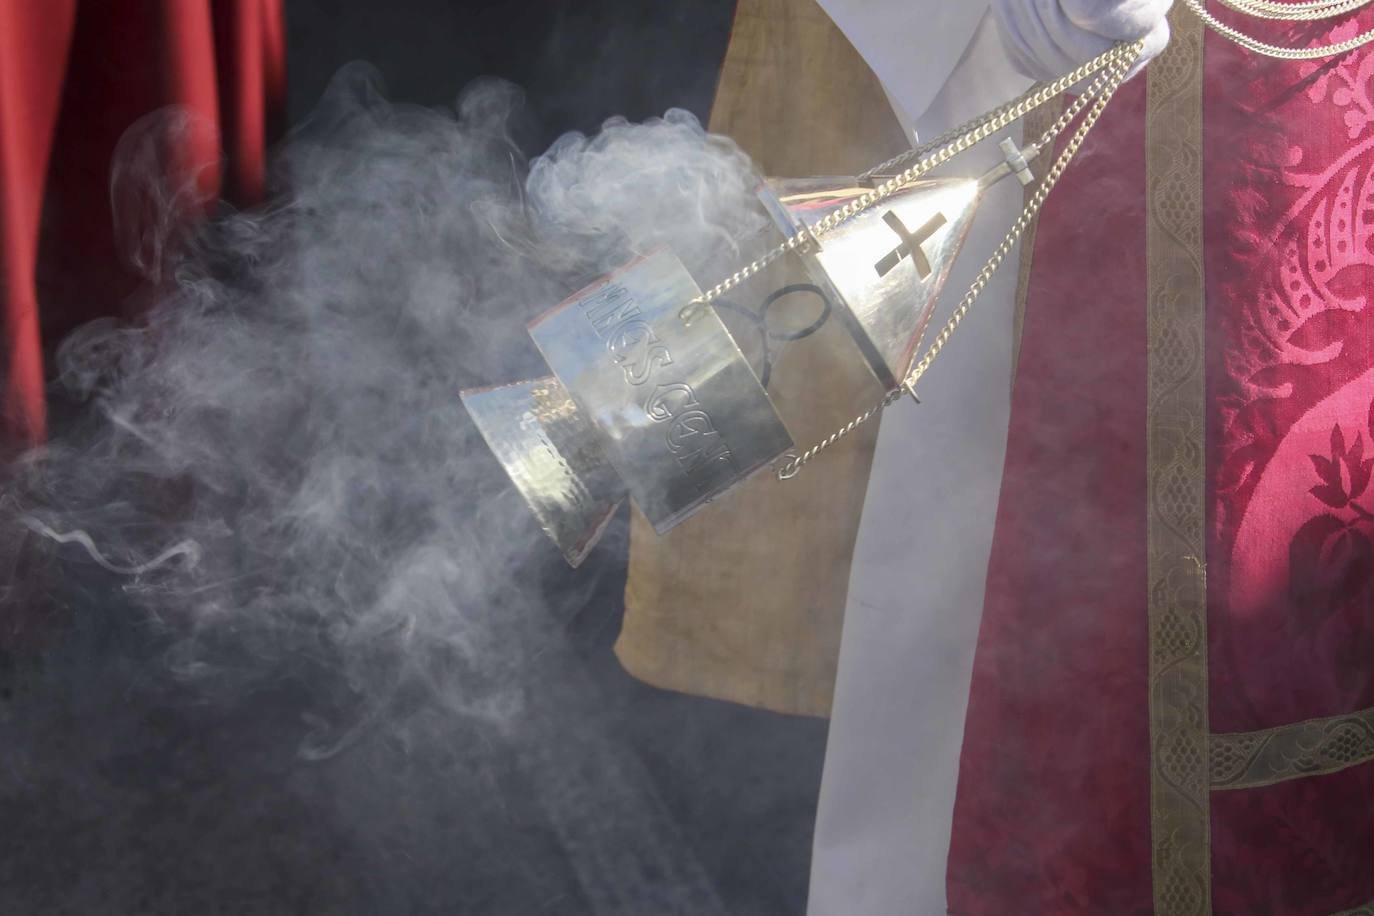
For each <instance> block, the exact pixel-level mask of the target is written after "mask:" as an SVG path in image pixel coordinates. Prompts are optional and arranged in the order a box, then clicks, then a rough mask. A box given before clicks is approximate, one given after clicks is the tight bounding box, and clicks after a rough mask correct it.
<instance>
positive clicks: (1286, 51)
mask: <svg viewBox="0 0 1374 916" xmlns="http://www.w3.org/2000/svg"><path fill="white" fill-rule="evenodd" d="M1370 2H1374V0H1362V2H1360V3H1324V4H1308V5H1307V9H1306V10H1305V11H1304V12H1308V13H1311V15H1302V16H1299V15H1296V14H1292V15H1289V14H1285V11H1284V9H1283V8H1284V7H1286V6H1287V4H1282V3H1261V2H1260V0H1229V2H1226V6H1229V7H1231V8H1232V9H1235V10H1239V11H1240V12H1243V13H1246V14H1248V15H1251V16H1254V17H1255V18H1258V19H1274V20H1278V19H1308V20H1316V19H1327V18H1330V17H1332V16H1338V15H1340V14H1341V13H1348V12H1351V11H1352V10H1357V9H1361V8H1363V7H1366V6H1368V5H1369V4H1370ZM1184 3H1186V4H1187V5H1188V9H1190V10H1192V11H1193V13H1194V14H1195V15H1196V16H1197V17H1198V18H1199V19H1201V20H1202V21H1203V23H1204V24H1206V26H1207V27H1208V28H1209V29H1211V30H1212V31H1214V32H1216V33H1217V34H1218V35H1223V36H1225V37H1226V38H1229V39H1231V40H1232V41H1234V42H1235V43H1236V44H1238V45H1240V46H1241V47H1242V48H1246V49H1247V50H1250V51H1254V52H1255V53H1256V54H1263V55H1264V56H1266V57H1274V58H1278V59H1279V60H1316V59H1317V58H1321V57H1335V56H1336V55H1338V54H1345V53H1347V52H1350V51H1353V50H1355V49H1356V48H1360V47H1363V46H1364V45H1367V44H1369V43H1370V42H1371V41H1374V29H1369V30H1368V31H1365V32H1361V33H1360V34H1359V35H1356V36H1355V37H1353V38H1347V39H1346V40H1345V41H1342V42H1337V43H1336V44H1333V45H1319V46H1317V47H1315V48H1286V47H1283V46H1281V45H1271V44H1266V43H1265V42H1262V41H1260V40H1259V39H1257V38H1253V37H1251V36H1250V35H1247V34H1245V33H1244V32H1242V31H1241V30H1240V29H1237V28H1235V27H1234V26H1230V25H1227V24H1226V23H1224V22H1222V21H1221V20H1220V19H1218V18H1217V17H1215V16H1213V15H1212V14H1211V13H1210V12H1208V11H1207V6H1206V0H1184ZM1276 10H1277V11H1276ZM1333 11H1335V12H1333Z"/></svg>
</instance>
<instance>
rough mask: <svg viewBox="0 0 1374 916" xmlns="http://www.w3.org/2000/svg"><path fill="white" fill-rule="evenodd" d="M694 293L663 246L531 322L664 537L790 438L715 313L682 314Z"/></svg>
mask: <svg viewBox="0 0 1374 916" xmlns="http://www.w3.org/2000/svg"><path fill="white" fill-rule="evenodd" d="M700 292H701V291H700V290H699V289H698V287H697V285H696V282H695V281H694V280H693V279H692V277H691V275H690V274H688V273H687V270H686V268H684V267H683V265H682V263H681V262H680V261H679V260H678V259H677V257H676V256H675V255H674V254H673V253H672V252H670V251H668V250H666V249H659V250H658V251H655V252H654V253H652V254H649V255H647V256H645V257H643V258H640V259H639V260H637V261H635V262H633V263H631V264H630V265H628V266H626V267H624V268H622V269H621V270H619V271H617V272H616V273H614V274H611V275H610V276H608V277H605V278H603V279H602V280H600V281H598V282H597V283H596V284H593V285H592V286H589V287H588V288H586V289H584V290H582V291H581V292H579V293H577V294H576V295H574V296H573V297H572V298H570V299H568V300H567V301H565V302H563V303H562V304H561V305H559V306H557V307H555V308H554V309H551V310H550V311H549V312H547V313H545V314H544V315H543V316H541V317H540V318H538V319H536V320H535V321H534V322H532V323H531V325H530V336H531V337H533V338H534V342H535V344H536V345H537V346H538V347H539V349H540V351H541V352H542V353H543V354H544V358H545V360H547V362H548V364H549V367H550V368H551V369H552V370H553V372H554V374H555V375H557V376H558V377H559V378H560V379H561V380H562V381H563V383H564V384H565V385H566V386H567V389H568V391H569V393H570V394H571V396H572V398H573V400H574V401H576V402H577V404H578V406H579V407H580V408H581V409H582V410H583V411H584V412H585V413H586V415H587V417H588V418H589V420H590V421H591V422H592V423H593V424H595V426H596V427H597V428H598V429H599V431H600V432H601V433H603V434H604V442H603V445H604V448H605V453H606V456H607V458H608V459H609V461H610V463H611V464H612V465H613V466H614V467H615V469H616V471H617V472H618V474H619V476H620V478H621V480H623V481H624V482H625V485H626V487H627V488H628V490H629V492H630V495H631V496H632V497H633V498H634V501H635V503H636V504H637V505H638V506H639V508H640V510H641V511H643V513H644V515H645V517H646V518H647V519H648V520H649V522H650V523H651V524H653V526H654V529H655V530H656V531H658V532H660V533H662V532H664V531H666V530H668V529H669V528H671V527H673V525H676V524H677V523H678V522H680V521H682V520H683V519H685V518H686V517H687V516H688V515H690V514H691V513H692V512H694V511H695V510H696V509H698V508H700V507H701V506H702V505H704V504H705V503H706V502H708V501H709V500H711V499H714V498H715V497H717V496H719V495H721V494H722V493H724V492H725V491H726V490H728V489H729V488H730V487H732V486H734V485H735V484H737V483H739V482H741V481H743V480H744V479H745V478H746V477H748V476H749V475H750V474H752V473H753V472H754V471H756V470H758V469H759V468H761V467H763V466H764V465H766V464H768V463H769V462H771V461H773V460H774V459H775V458H777V457H778V456H779V455H781V454H782V453H783V452H785V451H786V450H787V449H788V448H790V447H791V445H792V439H791V437H790V436H789V435H788V434H787V430H786V428H785V427H784V426H783V423H782V421H781V419H779V417H778V415H777V412H776V411H775V410H774V409H773V405H772V402H771V401H770V400H769V399H768V395H767V393H766V392H765V391H764V389H763V386H762V385H760V384H759V381H758V379H757V378H756V377H755V376H754V373H753V370H751V369H750V368H749V364H748V362H746V360H745V358H744V356H743V354H741V352H740V350H739V347H738V346H736V344H735V341H734V339H733V338H732V337H731V336H730V334H729V332H728V331H726V329H725V326H724V325H723V324H722V323H721V321H720V319H719V318H718V317H717V316H716V314H715V312H714V311H711V310H707V312H706V313H705V314H703V315H701V316H698V317H697V318H696V319H694V320H693V321H691V322H690V323H687V322H684V321H682V320H681V318H680V317H679V313H680V312H681V310H682V307H683V304H684V303H687V302H690V301H692V300H693V299H694V298H695V297H697V296H699V295H700Z"/></svg>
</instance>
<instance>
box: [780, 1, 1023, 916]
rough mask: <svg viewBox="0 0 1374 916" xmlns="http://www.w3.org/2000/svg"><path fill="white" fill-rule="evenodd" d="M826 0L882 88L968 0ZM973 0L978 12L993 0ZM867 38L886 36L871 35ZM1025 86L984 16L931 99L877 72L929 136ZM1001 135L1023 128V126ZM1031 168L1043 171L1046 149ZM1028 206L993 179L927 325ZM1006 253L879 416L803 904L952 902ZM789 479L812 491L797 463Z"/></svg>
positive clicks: (887, 906)
mask: <svg viewBox="0 0 1374 916" xmlns="http://www.w3.org/2000/svg"><path fill="white" fill-rule="evenodd" d="M824 5H825V6H826V7H827V9H831V10H832V12H833V13H834V14H836V15H845V14H846V13H849V14H854V13H856V12H857V11H859V10H860V9H862V11H863V12H864V13H866V14H868V15H869V20H868V21H866V22H864V23H856V22H854V21H845V20H843V19H841V20H840V21H839V25H840V27H841V28H842V29H844V30H845V32H846V34H848V35H849V36H850V38H851V41H854V43H855V45H856V47H857V48H858V50H859V52H860V53H861V54H863V55H864V57H865V58H866V59H867V60H868V62H869V64H870V66H872V67H873V69H874V70H875V71H876V72H877V73H878V74H879V75H880V76H882V77H883V79H884V81H885V83H886V81H887V80H888V79H895V78H896V77H895V74H897V73H908V72H911V68H912V67H913V66H915V64H914V63H913V62H912V61H911V60H892V59H890V58H889V55H893V54H898V53H899V52H900V54H901V55H903V56H904V57H908V58H909V57H915V56H919V55H920V54H921V53H922V52H924V51H925V50H926V49H927V48H929V47H932V46H936V45H939V44H941V41H942V40H945V41H949V42H950V43H953V41H955V40H956V39H954V38H946V37H945V36H941V35H938V34H932V33H934V32H936V30H937V28H938V26H935V25H932V24H930V23H933V22H935V21H938V20H940V19H941V16H942V13H943V11H947V10H948V9H949V8H950V7H964V0H957V2H956V0H915V2H913V0H890V2H882V3H877V2H860V0H844V2H839V0H827V2H825V4H824ZM970 5H973V6H978V7H980V8H981V10H982V11H983V12H984V13H985V12H986V10H987V4H986V3H981V4H970ZM887 11H901V14H902V16H904V17H905V21H907V22H908V25H907V26H905V28H907V29H910V30H911V31H910V32H909V33H908V34H907V35H906V36H903V35H900V34H896V33H895V30H894V32H888V33H884V31H883V28H884V27H883V25H882V23H883V22H889V21H892V20H891V19H890V18H889V17H886V16H885V15H884V14H885V13H886V12H887ZM917 22H919V23H921V25H920V27H919V28H918V27H917V25H916V24H915V23H917ZM867 35H881V37H882V40H881V41H875V42H873V43H872V44H869V43H866V42H865V41H864V36H867ZM904 37H906V38H909V39H910V41H908V42H903V41H902V40H901V39H902V38H904ZM856 39H857V40H856ZM961 44H962V42H961ZM1028 85H1029V81H1028V80H1026V79H1025V78H1024V77H1021V76H1019V75H1017V74H1016V73H1015V71H1013V70H1012V68H1011V65H1010V63H1009V61H1008V60H1007V57H1006V54H1005V51H1004V49H1003V46H1002V44H1001V41H1000V39H999V36H998V34H997V28H996V24H995V23H994V22H993V20H992V18H991V16H990V15H987V16H985V17H983V18H980V20H979V22H978V23H977V29H976V31H975V32H974V35H973V40H972V42H971V43H970V44H969V45H968V46H967V48H966V51H965V53H964V54H963V55H962V57H961V58H960V59H959V60H958V63H957V65H955V66H954V67H953V71H952V73H950V74H949V76H948V79H947V80H945V81H944V82H943V85H942V86H940V87H939V90H938V92H936V93H933V94H932V96H931V98H930V99H929V100H927V101H925V102H923V101H922V99H923V98H924V96H925V87H924V86H914V85H911V84H901V83H896V84H894V83H886V89H887V91H888V93H889V95H890V96H891V97H892V98H893V100H894V102H895V103H896V107H897V108H898V109H899V116H900V114H901V109H903V108H905V109H906V110H907V111H919V112H921V114H920V115H919V116H918V117H917V120H916V123H915V127H916V129H917V130H918V131H919V133H920V134H921V135H922V136H927V137H929V136H935V135H937V134H938V133H940V132H943V131H944V130H946V129H948V128H949V127H951V126H953V125H955V124H957V123H960V122H962V121H964V120H967V119H968V118H970V117H973V116H975V115H977V114H979V113H981V112H983V111H986V110H988V109H991V108H993V107H996V106H997V105H1000V104H1002V103H1003V102H1005V101H1007V100H1009V99H1010V98H1012V97H1013V96H1015V95H1016V94H1018V93H1020V92H1022V91H1024V90H1025V88H1026V87H1027V86H1028ZM909 126H910V125H908V127H909ZM1008 133H1009V135H1010V136H1013V137H1014V138H1015V139H1018V140H1019V139H1020V131H1019V128H1017V129H1015V130H1013V131H1009V132H1008ZM999 158H1000V154H999V153H998V151H997V138H993V139H991V140H989V141H987V142H985V143H983V144H980V146H979V147H977V148H975V149H974V150H973V151H971V152H970V153H968V154H965V155H963V156H960V157H959V159H957V160H955V165H956V171H957V173H958V174H967V175H977V174H979V173H980V172H981V171H983V170H984V169H985V168H987V167H990V166H991V165H993V164H995V163H996V162H997V161H998V159H999ZM1032 167H1033V168H1034V169H1036V172H1037V174H1043V170H1044V167H1045V166H1044V163H1043V161H1037V162H1035V163H1033V164H1032ZM1021 204H1022V189H1021V186H1020V185H1019V184H1016V183H1015V182H1014V181H1004V182H1002V183H1001V184H999V185H998V186H996V187H994V188H993V189H992V191H991V193H990V195H989V197H988V199H987V200H986V202H985V203H984V204H983V207H982V209H981V211H980V214H979V216H978V218H977V220H976V222H975V223H974V227H973V230H972V232H971V234H970V237H969V239H968V242H967V244H966V246H965V248H964V251H963V254H962V255H961V256H960V259H959V261H958V262H957V264H956V266H955V268H954V272H953V275H952V276H951V277H950V280H949V285H948V286H947V287H946V289H945V291H944V294H943V296H942V297H941V302H940V305H939V308H938V310H937V315H936V318H935V327H938V326H939V324H941V323H942V322H943V321H944V319H945V317H946V316H947V315H948V313H949V312H950V310H951V309H952V308H953V306H954V304H955V303H957V302H958V300H959V298H960V297H961V296H962V295H963V293H964V291H965V290H966V289H967V288H968V285H969V283H970V282H971V281H972V278H973V275H974V274H976V273H977V271H978V270H979V269H980V268H981V267H982V264H983V261H984V260H985V259H986V258H987V256H988V255H989V254H991V252H992V251H993V249H994V248H995V247H996V245H997V244H998V243H999V242H1000V241H1001V239H1002V236H1003V235H1004V234H1005V232H1006V230H1007V229H1008V228H1009V227H1010V225H1011V223H1012V221H1013V220H1014V219H1015V217H1016V214H1017V213H1018V212H1019V210H1020V208H1021ZM1016 265H1017V252H1015V251H1013V253H1012V254H1011V256H1010V257H1009V258H1008V259H1007V261H1006V262H1005V263H1004V265H1003V266H1002V268H1001V269H1000V270H999V271H998V272H997V274H996V275H994V278H993V281H992V283H991V284H990V285H989V286H988V287H987V289H986V290H985V291H984V292H983V294H982V296H981V297H980V299H979V301H978V303H977V305H976V306H975V308H974V311H973V312H972V313H971V314H970V315H969V317H968V318H967V320H966V321H965V322H964V323H963V325H962V326H961V328H960V330H959V332H958V333H957V334H956V335H955V336H954V337H953V338H952V340H951V341H950V343H949V346H948V347H947V348H946V350H945V352H944V354H943V355H942V356H941V358H940V359H939V360H938V361H937V362H936V363H935V364H934V367H933V368H932V369H931V371H930V373H929V374H928V375H927V376H926V378H925V380H923V381H922V383H921V388H920V390H919V392H918V393H919V394H920V396H921V399H922V401H923V403H922V404H920V405H917V404H915V403H914V402H912V401H911V400H910V399H909V398H906V399H903V400H902V401H901V402H899V403H898V404H897V405H895V406H893V407H892V408H891V409H889V410H888V411H887V412H886V413H885V414H884V415H883V419H882V428H881V432H880V434H879V439H878V448H877V454H876V456H875V460H874V463H873V471H872V475H871V477H870V480H869V487H868V498H867V501H866V503H865V506H864V514H863V520H862V523H861V526H860V530H859V538H858V543H857V547H856V551H855V560H854V566H853V570H852V572H851V575H850V582H849V596H848V602H847V605H846V610H845V621H844V635H843V643H842V647H841V652H840V662H839V673H838V678H837V681H836V688H835V700H834V710H833V713H832V719H831V726H830V738H829V745H828V747H827V750H826V760H825V772H824V776H823V779H822V785H821V794H820V803H819V811H818V816H817V823H816V834H815V840H814V847H813V861H812V872H811V890H810V905H809V913H810V914H811V916H851V914H863V916H887V914H893V916H897V914H902V916H907V914H915V916H926V914H943V913H945V912H946V900H945V869H946V860H947V858H948V853H949V838H950V828H951V824H952V820H953V805H954V791H955V783H956V777H957V772H958V760H959V750H960V745H961V743H962V739H963V728H964V714H965V711H966V709H967V705H968V688H969V681H970V677H971V671H972V662H973V650H974V644H975V642H976V639H977V634H978V624H979V620H980V618H981V614H982V607H983V590H984V583H985V578H986V574H987V562H988V555H989V553H990V550H991V544H992V529H993V521H994V517H995V514H996V508H997V499H998V492H999V488H1000V483H1001V474H1002V462H1003V457H1004V454H1005V451H1006V434H1007V423H1008V417H1009V412H1010V394H1011V391H1010V389H1011V360H1012V346H1013V311H1014V299H1015V289H1016V278H1017V266H1016ZM933 334H934V331H933V330H932V335H931V336H933ZM793 485H799V486H806V485H807V484H806V480H805V475H803V476H802V478H800V479H799V480H798V481H796V482H795V483H794V484H793Z"/></svg>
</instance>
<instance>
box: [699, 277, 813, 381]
mask: <svg viewBox="0 0 1374 916" xmlns="http://www.w3.org/2000/svg"><path fill="white" fill-rule="evenodd" d="M794 293H810V294H811V295H813V296H815V297H816V298H817V299H818V300H820V304H821V310H820V314H819V315H818V316H817V317H816V319H815V320H814V321H812V322H811V323H810V324H808V325H807V326H806V327H804V328H800V329H798V330H795V331H778V330H774V329H773V328H771V327H769V326H768V314H769V310H770V309H771V308H772V307H773V305H774V303H777V302H780V301H781V300H783V299H785V298H787V297H788V296H791V295H793V294H794ZM711 304H712V305H713V306H715V307H716V308H717V309H725V310H726V311H730V312H734V313H735V314H736V315H740V316H741V317H743V318H744V319H745V320H746V321H748V322H749V323H750V324H752V325H753V326H754V327H755V328H756V329H757V330H758V332H759V344H760V346H761V347H762V349H763V365H762V366H761V367H760V370H759V384H761V385H762V386H763V387H764V388H767V387H768V382H769V379H771V378H772V376H773V361H774V359H776V356H777V353H778V351H779V350H781V349H782V348H781V347H774V346H773V344H774V343H778V344H789V343H792V342H794V341H798V340H802V339H803V338H806V337H810V336H811V335H812V334H814V333H816V332H817V331H819V330H820V329H821V328H822V327H824V326H825V323H826V322H827V321H829V320H830V313H831V312H832V311H833V310H834V306H833V305H832V304H831V302H830V299H829V297H827V296H826V294H825V293H824V292H823V291H822V290H821V288H820V287H819V286H816V285H815V284H814V283H789V284H788V285H786V286H784V287H781V288H779V289H775V290H773V292H771V293H769V294H768V297H767V298H765V299H764V300H763V302H762V303H760V304H759V307H758V308H757V309H747V308H744V307H743V306H740V305H736V304H735V303H733V302H730V301H729V300H727V299H716V300H715V301H714V302H712V303H711Z"/></svg>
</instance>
